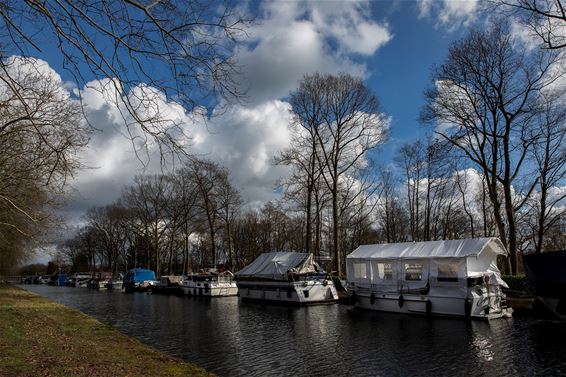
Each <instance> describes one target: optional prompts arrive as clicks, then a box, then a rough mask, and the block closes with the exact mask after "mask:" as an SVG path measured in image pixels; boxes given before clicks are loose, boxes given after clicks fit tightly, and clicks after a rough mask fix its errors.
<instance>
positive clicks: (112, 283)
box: [106, 274, 123, 291]
mask: <svg viewBox="0 0 566 377" xmlns="http://www.w3.org/2000/svg"><path fill="white" fill-rule="evenodd" d="M122 279H123V275H122V274H118V275H117V276H115V277H113V278H111V279H109V280H108V282H107V283H106V289H108V290H116V291H119V290H121V289H122V285H123V281H122Z"/></svg>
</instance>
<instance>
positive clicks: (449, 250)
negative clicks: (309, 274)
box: [346, 238, 512, 319]
mask: <svg viewBox="0 0 566 377" xmlns="http://www.w3.org/2000/svg"><path fill="white" fill-rule="evenodd" d="M498 255H507V251H506V250H505V248H504V246H503V244H502V243H501V241H500V240H499V239H497V238H479V239H465V240H450V241H428V242H405V243H394V244H381V245H363V246H360V247H358V248H357V249H356V250H354V251H353V252H352V253H351V254H350V255H348V256H347V257H346V272H347V280H348V289H349V291H350V292H352V295H353V296H354V298H355V303H356V306H357V307H360V308H363V309H370V310H379V311H387V312H397V313H415V314H434V315H449V316H462V317H470V318H477V319H480V318H483V319H492V318H499V317H509V316H510V315H511V313H512V309H511V308H507V305H506V300H505V295H504V293H503V292H502V291H501V287H507V284H506V283H505V282H504V281H503V280H502V279H501V274H500V272H499V269H498V268H497V256H498Z"/></svg>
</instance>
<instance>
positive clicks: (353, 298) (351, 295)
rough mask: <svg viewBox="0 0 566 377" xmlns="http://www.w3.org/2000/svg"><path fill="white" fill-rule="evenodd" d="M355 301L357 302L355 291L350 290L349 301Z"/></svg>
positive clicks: (352, 302) (353, 302)
mask: <svg viewBox="0 0 566 377" xmlns="http://www.w3.org/2000/svg"><path fill="white" fill-rule="evenodd" d="M356 302H357V299H356V292H354V291H352V293H351V294H350V303H351V304H355V303H356Z"/></svg>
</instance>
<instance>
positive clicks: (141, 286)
mask: <svg viewBox="0 0 566 377" xmlns="http://www.w3.org/2000/svg"><path fill="white" fill-rule="evenodd" d="M156 284H157V281H156V280H155V272H153V271H152V270H147V269H144V268H134V269H132V270H128V271H127V272H126V276H124V280H123V287H124V290H125V291H126V292H134V291H147V290H150V289H151V288H152V287H153V286H155V285H156Z"/></svg>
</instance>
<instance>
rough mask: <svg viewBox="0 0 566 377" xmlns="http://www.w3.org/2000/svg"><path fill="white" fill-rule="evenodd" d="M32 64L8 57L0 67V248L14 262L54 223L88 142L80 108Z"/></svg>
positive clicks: (51, 75)
mask: <svg viewBox="0 0 566 377" xmlns="http://www.w3.org/2000/svg"><path fill="white" fill-rule="evenodd" d="M36 63H37V62H36V60H34V59H21V58H10V59H5V60H4V63H3V65H2V66H1V67H0V249H3V247H6V248H7V249H6V254H7V253H11V254H13V255H12V257H13V258H14V259H18V258H19V256H21V255H22V253H23V252H24V251H25V250H26V249H30V248H25V247H24V243H28V242H30V241H39V240H40V235H41V234H42V232H43V231H45V229H46V228H47V226H48V225H49V224H56V223H57V222H56V217H55V216H54V215H53V211H52V210H53V208H54V207H56V206H57V205H58V204H59V203H60V202H61V196H60V195H61V194H63V193H64V192H65V183H66V181H67V179H68V178H69V176H71V175H72V174H73V172H74V171H75V170H76V169H77V168H79V167H80V161H79V159H78V157H77V153H78V151H79V150H80V149H81V148H82V147H84V146H85V144H86V143H87V141H88V137H89V133H88V130H87V129H86V127H85V125H84V123H83V122H82V121H81V118H80V116H79V115H80V110H79V107H78V104H77V103H76V102H74V101H72V100H71V99H70V98H69V96H68V93H67V91H66V90H65V89H64V88H63V87H62V83H61V81H60V79H58V77H56V75H55V74H54V72H52V71H49V70H46V69H45V67H40V66H38V65H37V64H36ZM40 68H43V69H40ZM2 69H3V71H2ZM6 77H10V80H6ZM5 258H6V259H5V260H6V261H7V260H8V256H7V255H5Z"/></svg>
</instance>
